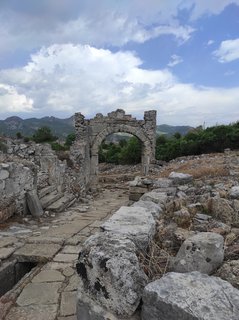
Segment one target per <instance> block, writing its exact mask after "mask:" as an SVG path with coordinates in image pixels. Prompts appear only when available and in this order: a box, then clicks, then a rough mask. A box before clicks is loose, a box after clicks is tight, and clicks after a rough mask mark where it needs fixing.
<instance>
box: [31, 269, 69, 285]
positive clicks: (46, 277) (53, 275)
mask: <svg viewBox="0 0 239 320" xmlns="http://www.w3.org/2000/svg"><path fill="white" fill-rule="evenodd" d="M64 280H65V277H64V276H63V275H62V274H61V272H60V271H57V270H42V271H41V272H40V273H38V274H37V275H36V276H35V277H34V278H33V279H32V282H58V281H59V282H61V281H64Z"/></svg>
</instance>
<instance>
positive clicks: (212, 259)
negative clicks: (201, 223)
mask: <svg viewBox="0 0 239 320" xmlns="http://www.w3.org/2000/svg"><path fill="white" fill-rule="evenodd" d="M223 244H224V239H223V237H222V236H221V235H219V234H217V233H213V232H200V233H198V234H196V235H193V236H191V237H189V238H188V239H186V240H185V241H184V242H183V244H182V245H181V247H180V249H179V251H178V253H177V255H176V257H175V259H174V262H173V266H172V271H175V272H182V273H183V272H190V271H200V272H202V273H207V274H211V273H212V272H213V271H215V270H216V269H217V268H218V267H220V265H221V264H222V262H223V259H224V248H223Z"/></svg>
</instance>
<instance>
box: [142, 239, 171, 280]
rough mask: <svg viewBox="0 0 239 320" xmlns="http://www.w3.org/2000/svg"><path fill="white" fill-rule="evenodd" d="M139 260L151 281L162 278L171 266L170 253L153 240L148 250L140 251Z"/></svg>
mask: <svg viewBox="0 0 239 320" xmlns="http://www.w3.org/2000/svg"><path fill="white" fill-rule="evenodd" d="M138 256H139V262H140V265H141V266H142V268H143V270H144V272H145V274H146V275H147V276H148V278H149V280H150V281H154V280H156V279H159V278H161V277H162V276H163V275H164V274H165V273H166V272H167V271H168V268H169V258H170V255H169V254H168V253H167V251H165V250H163V249H162V248H160V247H159V246H158V245H157V243H156V242H154V241H152V242H151V245H150V249H149V251H148V252H145V251H144V252H140V253H139V255H138Z"/></svg>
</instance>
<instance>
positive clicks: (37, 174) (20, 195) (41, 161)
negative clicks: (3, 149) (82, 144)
mask: <svg viewBox="0 0 239 320" xmlns="http://www.w3.org/2000/svg"><path fill="white" fill-rule="evenodd" d="M75 179H76V178H75V174H74V170H73V169H71V168H69V167H68V166H67V164H66V161H60V160H59V159H58V157H57V155H56V153H55V152H54V151H53V150H52V149H51V146H50V145H48V144H36V143H34V142H29V143H21V142H18V141H16V140H15V141H14V140H12V139H8V141H7V153H6V154H3V153H1V154H0V195H1V196H0V221H4V220H6V219H8V218H9V217H10V216H12V215H13V214H14V213H17V214H26V213H27V212H28V210H27V205H26V196H25V195H26V192H27V191H32V190H36V192H37V193H38V194H39V193H40V192H41V190H43V189H44V188H46V187H48V186H53V187H54V188H55V189H56V190H57V191H58V192H59V193H63V192H64V191H66V190H67V191H68V192H69V193H71V192H73V190H72V189H73V184H75V183H77V182H76V181H75ZM75 189H76V188H75Z"/></svg>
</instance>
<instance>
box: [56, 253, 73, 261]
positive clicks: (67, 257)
mask: <svg viewBox="0 0 239 320" xmlns="http://www.w3.org/2000/svg"><path fill="white" fill-rule="evenodd" d="M77 257H78V254H75V253H74V254H73V253H58V254H57V255H56V256H55V257H54V259H53V261H56V262H72V261H76V260H77Z"/></svg>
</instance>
